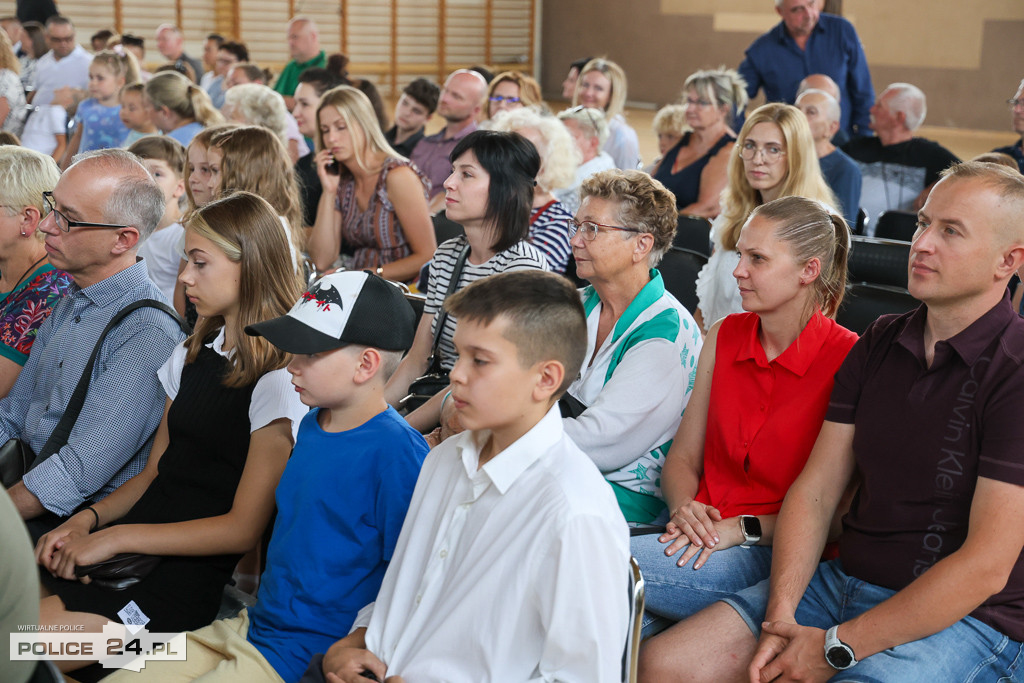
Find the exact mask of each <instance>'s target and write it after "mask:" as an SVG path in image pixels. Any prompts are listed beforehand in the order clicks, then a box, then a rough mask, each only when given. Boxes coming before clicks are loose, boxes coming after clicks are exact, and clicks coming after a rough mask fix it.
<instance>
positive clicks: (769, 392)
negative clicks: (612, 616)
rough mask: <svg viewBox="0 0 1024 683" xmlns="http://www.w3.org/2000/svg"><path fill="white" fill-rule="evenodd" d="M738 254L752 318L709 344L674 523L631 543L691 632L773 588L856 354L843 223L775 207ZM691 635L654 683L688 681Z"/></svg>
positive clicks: (766, 208) (666, 648) (717, 329)
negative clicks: (778, 540)
mask: <svg viewBox="0 0 1024 683" xmlns="http://www.w3.org/2000/svg"><path fill="white" fill-rule="evenodd" d="M736 249H737V251H738V252H739V264H738V265H737V266H736V268H735V270H734V271H733V276H734V277H735V279H736V282H737V284H738V285H739V290H740V293H741V296H742V298H743V308H744V309H745V310H746V312H745V313H735V314H733V315H729V316H727V317H725V318H724V319H722V320H721V321H719V322H717V323H715V324H714V325H712V327H711V330H710V331H709V332H708V336H707V339H705V341H704V347H703V349H702V351H701V355H700V360H699V362H698V365H697V379H696V384H695V385H694V388H693V393H692V394H691V395H690V402H689V404H687V406H686V412H685V413H683V419H682V422H681V423H680V424H679V431H678V432H677V433H676V436H675V440H674V441H673V442H672V447H671V449H670V450H669V452H668V455H667V456H666V459H665V465H664V469H663V470H662V475H661V486H662V493H663V494H664V495H665V502H666V503H667V504H668V507H669V510H670V512H671V518H670V519H669V522H668V524H667V526H666V530H665V533H664V534H662V535H660V536H655V535H650V536H638V537H636V538H634V539H633V543H632V552H633V555H634V556H635V557H636V558H637V560H638V561H639V562H640V566H641V569H642V570H643V573H644V580H645V582H646V586H647V589H646V590H647V593H646V596H647V610H648V617H651V618H657V617H661V618H665V619H670V620H680V619H685V618H686V617H688V616H690V615H692V614H695V613H696V612H698V611H700V610H701V609H703V608H705V607H707V606H708V605H710V604H711V603H713V602H715V601H717V600H721V599H723V598H727V596H728V595H730V594H732V593H734V592H736V591H739V590H742V589H744V588H746V587H748V586H752V585H754V584H756V583H758V582H760V581H762V580H763V579H765V578H767V577H768V574H769V571H770V569H771V553H772V551H771V545H772V536H773V533H774V530H775V519H776V516H777V515H778V512H779V508H780V507H781V506H782V499H783V498H784V497H785V495H786V491H787V490H789V487H790V485H791V484H792V483H793V481H794V480H795V479H796V477H797V475H798V474H799V473H800V470H802V469H803V466H804V463H805V462H806V461H807V457H808V456H809V455H810V452H811V447H812V446H813V445H814V441H815V439H816V438H817V436H818V432H819V431H820V430H821V424H822V421H823V420H824V417H825V410H826V408H827V407H828V399H829V395H830V394H831V393H832V384H833V377H834V375H835V373H836V371H837V370H838V369H839V366H840V365H841V364H842V362H843V360H844V359H845V358H846V354H847V352H848V351H849V350H850V347H852V346H853V344H854V342H855V341H857V335H856V334H854V333H853V332H850V331H849V330H847V329H845V328H843V327H841V326H840V325H839V324H837V323H836V322H835V320H834V319H833V318H834V316H835V313H836V311H837V310H838V308H839V304H840V302H841V301H842V298H843V291H844V289H845V286H846V260H847V254H848V253H849V249H850V237H849V229H848V228H847V226H846V222H845V221H844V220H843V219H842V217H841V216H839V215H838V214H837V213H836V212H835V210H833V209H832V208H831V207H828V206H826V205H825V204H823V203H821V202H818V201H816V200H812V199H805V198H803V197H785V198H782V199H777V200H775V201H772V202H768V203H767V204H764V205H762V206H760V207H758V208H756V209H754V211H753V213H752V214H751V215H750V218H749V219H748V220H747V221H746V223H745V224H744V225H743V227H742V228H741V230H740V236H739V240H738V242H737V243H736ZM740 546H742V547H740ZM680 551H681V552H680ZM691 564H692V566H689V565H691ZM694 570H697V571H694ZM684 631H685V627H680V628H673V629H670V630H668V631H666V632H665V633H663V634H661V635H659V636H657V637H655V638H653V639H651V640H649V641H647V643H646V644H645V648H644V650H643V651H642V652H641V657H642V658H643V659H644V667H645V671H647V672H648V673H649V674H650V678H649V680H659V681H661V680H677V678H678V675H679V672H678V670H677V669H678V662H675V661H673V650H674V649H675V648H676V647H677V645H678V643H679V639H680V638H682V637H684V636H683V635H682V634H683V633H684ZM654 672H657V673H654Z"/></svg>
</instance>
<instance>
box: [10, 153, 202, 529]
mask: <svg viewBox="0 0 1024 683" xmlns="http://www.w3.org/2000/svg"><path fill="white" fill-rule="evenodd" d="M44 201H45V203H46V205H47V208H48V209H49V212H48V214H47V216H46V218H45V219H44V220H43V221H42V222H41V223H40V224H39V230H40V231H41V232H43V233H45V234H46V240H45V244H46V253H47V255H48V256H49V258H50V263H52V264H53V266H54V267H56V268H59V269H61V270H64V271H66V272H68V273H69V274H70V275H71V277H72V278H73V280H74V284H73V286H72V288H71V290H70V292H69V294H68V295H67V296H66V297H65V298H64V299H63V300H62V301H61V302H60V303H59V304H58V305H57V306H56V307H55V308H54V310H53V313H52V314H51V315H50V317H49V318H48V319H47V320H46V322H45V323H43V325H42V327H40V329H39V332H38V334H37V336H36V341H35V344H34V345H33V346H32V352H31V353H30V354H29V358H28V361H27V362H26V364H25V368H24V370H22V372H21V375H20V376H19V377H18V380H17V382H15V384H14V387H13V388H12V389H11V392H10V393H9V394H8V395H7V397H6V398H4V399H2V400H0V443H3V442H6V441H7V440H8V439H13V438H19V439H21V440H23V441H25V442H27V443H28V444H29V445H30V446H31V447H32V450H33V452H35V453H37V454H38V453H40V452H41V450H42V449H43V446H44V445H45V444H46V442H47V439H48V438H49V437H50V434H51V433H52V431H53V429H54V427H55V426H56V425H57V423H58V422H59V421H60V419H61V417H62V416H63V414H64V411H65V409H66V408H67V406H68V402H69V400H70V398H71V395H72V393H73V392H74V389H75V386H76V385H77V383H78V381H79V379H80V378H81V376H82V373H83V371H84V369H85V366H86V364H87V361H88V359H89V356H90V354H91V353H92V351H93V348H94V347H95V346H96V342H97V340H98V339H99V337H100V334H101V332H102V330H103V329H104V327H106V325H107V323H108V322H109V321H110V320H111V319H112V318H113V317H114V315H115V314H116V313H118V312H119V311H120V310H121V309H123V308H125V307H126V306H128V305H129V304H131V303H134V302H136V301H139V300H141V299H157V300H159V301H164V302H166V298H165V297H164V296H163V294H161V293H160V290H159V289H158V288H157V287H156V286H155V285H154V284H153V283H152V282H151V281H150V279H149V276H148V273H147V270H146V264H145V262H144V261H142V260H141V259H136V251H137V249H138V246H139V244H140V243H141V242H142V241H144V240H145V239H146V238H147V237H148V236H149V235H150V234H151V233H152V232H153V229H154V228H155V227H156V225H157V223H158V221H159V220H160V218H161V217H162V216H163V212H164V196H163V192H162V191H161V190H160V188H159V186H158V185H157V184H156V183H155V182H154V181H153V179H152V178H151V177H150V175H149V173H148V172H147V171H146V169H145V167H143V166H142V164H141V163H139V161H138V159H137V158H136V157H135V156H134V155H132V154H130V153H128V152H125V151H123V150H119V149H111V150H101V151H97V152H90V153H86V154H82V155H79V156H78V157H76V160H75V163H74V164H72V165H71V166H70V167H69V168H68V170H67V171H65V172H64V175H63V176H61V179H60V180H59V181H58V182H57V185H56V187H55V188H54V189H53V192H47V193H44ZM183 338H184V335H183V334H182V332H181V330H180V329H179V327H178V323H177V322H176V321H175V319H174V318H172V317H171V316H169V315H168V314H167V313H164V312H161V311H159V310H157V309H155V308H152V307H144V308H140V309H138V310H136V311H133V312H132V313H130V314H129V315H128V317H126V318H125V319H124V320H123V321H121V322H120V323H119V324H118V325H117V326H115V327H114V328H113V329H111V330H110V332H109V333H108V334H107V336H106V339H105V341H104V342H103V345H102V348H101V349H100V352H99V355H98V356H97V358H96V364H95V367H94V368H93V371H92V375H91V379H90V383H89V388H88V393H87V394H86V397H85V402H84V405H83V407H82V410H81V412H80V413H79V416H78V419H77V421H76V422H75V425H74V427H73V428H72V430H71V434H70V436H69V438H68V440H67V443H66V444H65V445H64V446H63V447H61V448H60V449H59V450H58V451H56V452H55V453H54V454H52V455H50V456H49V457H47V458H45V459H43V460H42V461H41V462H39V463H38V464H36V466H35V467H34V468H33V469H31V470H30V471H29V472H28V473H26V474H25V477H24V479H23V480H22V481H21V482H19V483H17V484H15V485H14V486H12V487H11V488H9V489H8V493H9V494H10V496H11V499H12V500H13V501H14V504H15V506H16V507H17V508H18V511H19V513H20V514H21V516H22V518H23V519H25V520H31V522H30V524H29V528H30V530H31V531H32V533H33V536H34V537H38V536H40V535H41V534H42V533H45V532H46V531H47V530H49V529H52V528H53V527H55V526H56V525H57V524H59V523H60V522H61V521H62V520H63V518H66V517H68V516H70V515H71V514H73V513H74V512H76V511H77V510H79V509H81V508H82V507H83V506H87V505H88V504H89V502H90V501H96V500H100V499H102V498H103V497H105V496H106V495H107V494H109V493H110V492H111V491H113V490H114V489H115V488H117V487H118V486H120V485H121V484H123V483H124V482H126V481H128V480H129V479H131V478H132V477H133V476H135V475H136V474H138V473H139V472H141V471H142V468H143V466H144V465H145V463H146V459H147V458H148V457H149V448H150V445H151V444H150V442H151V437H152V435H153V433H154V432H155V431H156V427H157V425H158V424H159V423H160V419H161V417H162V415H163V412H164V407H165V403H166V396H165V394H164V392H163V389H162V388H161V386H160V383H159V381H158V379H157V370H158V369H159V368H160V367H161V366H162V365H163V364H164V363H165V362H166V361H167V359H168V358H169V357H170V355H171V351H172V350H173V348H174V346H175V345H176V344H177V343H178V342H180V341H181V340H182V339H183Z"/></svg>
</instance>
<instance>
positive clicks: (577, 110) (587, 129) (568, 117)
mask: <svg viewBox="0 0 1024 683" xmlns="http://www.w3.org/2000/svg"><path fill="white" fill-rule="evenodd" d="M558 120H559V121H575V122H576V123H578V124H580V127H581V128H582V129H583V133H584V135H586V136H587V137H588V138H594V137H596V138H597V143H598V145H599V146H601V147H604V143H605V141H606V140H607V139H608V121H607V120H606V119H605V117H604V112H603V111H601V110H600V109H596V108H594V107H572V108H571V109H566V110H565V111H562V112H559V114H558Z"/></svg>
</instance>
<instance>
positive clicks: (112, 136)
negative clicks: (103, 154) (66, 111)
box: [75, 97, 131, 152]
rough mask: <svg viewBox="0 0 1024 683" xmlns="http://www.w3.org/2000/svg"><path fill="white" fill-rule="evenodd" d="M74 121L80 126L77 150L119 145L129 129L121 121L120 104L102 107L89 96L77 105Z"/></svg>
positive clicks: (82, 150) (89, 150) (86, 150)
mask: <svg viewBox="0 0 1024 683" xmlns="http://www.w3.org/2000/svg"><path fill="white" fill-rule="evenodd" d="M75 123H76V124H78V125H79V126H82V139H81V141H80V142H79V144H78V151H79V152H91V151H92V150H94V149H108V148H111V147H120V146H121V143H123V142H124V139H125V138H126V137H127V136H128V133H130V132H131V130H130V129H129V128H128V127H127V126H125V125H124V124H123V123H121V105H120V104H118V105H116V106H113V107H104V106H103V105H102V104H100V103H99V102H97V101H96V99H95V98H93V97H90V98H89V99H87V100H83V101H82V103H81V104H79V105H78V110H77V111H76V112H75Z"/></svg>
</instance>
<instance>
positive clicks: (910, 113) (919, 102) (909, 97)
mask: <svg viewBox="0 0 1024 683" xmlns="http://www.w3.org/2000/svg"><path fill="white" fill-rule="evenodd" d="M885 90H886V92H888V91H890V90H892V91H894V92H895V93H896V95H895V97H893V98H892V99H891V100H890V101H889V109H890V110H891V111H893V112H894V113H896V112H903V115H904V117H905V119H904V121H905V124H904V125H906V127H907V129H908V130H912V131H913V130H917V129H918V128H920V127H921V124H922V123H924V117H925V116H926V115H927V114H928V102H927V100H926V98H925V96H924V93H923V92H921V89H920V88H918V87H917V86H916V85H911V84H910V83H892V84H891V85H889V87H888V88H886V89H885Z"/></svg>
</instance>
